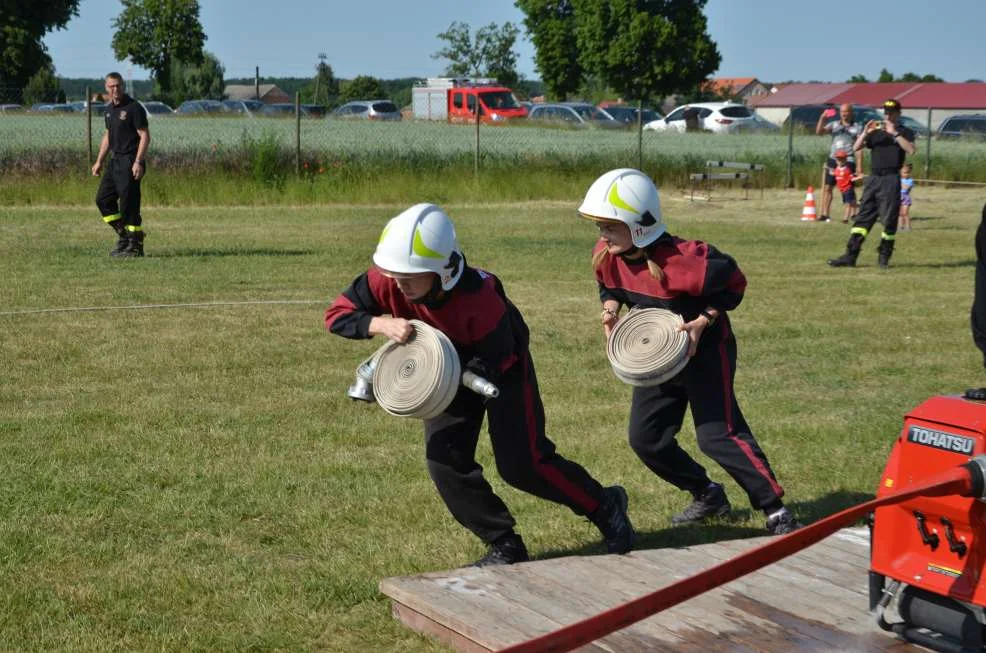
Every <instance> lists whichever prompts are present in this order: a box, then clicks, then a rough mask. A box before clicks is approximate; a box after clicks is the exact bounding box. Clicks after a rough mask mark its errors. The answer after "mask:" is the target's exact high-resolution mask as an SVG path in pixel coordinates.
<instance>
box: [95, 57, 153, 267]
mask: <svg viewBox="0 0 986 653" xmlns="http://www.w3.org/2000/svg"><path fill="white" fill-rule="evenodd" d="M105 82H106V96H107V97H108V98H109V104H107V105H106V113H105V123H106V131H105V132H103V139H102V140H101V141H100V143H99V154H97V155H96V162H95V163H94V164H93V166H92V174H93V176H94V177H98V176H99V173H100V171H101V170H102V168H103V161H104V160H105V159H106V156H107V154H108V153H109V152H111V151H112V153H113V157H112V158H111V159H110V162H109V165H108V166H106V171H105V173H104V174H103V178H102V180H101V181H100V183H99V190H98V191H97V193H96V206H97V207H98V208H99V212H100V213H101V214H102V216H103V221H104V222H105V223H106V224H108V225H109V226H111V227H113V230H114V231H115V232H116V234H117V241H116V247H115V248H114V249H113V251H111V252H110V256H116V257H123V258H129V257H138V256H143V255H144V227H143V224H142V220H141V216H140V182H141V180H142V179H143V178H144V172H145V170H146V165H145V160H144V157H145V156H146V155H147V147H148V146H149V145H150V143H151V132H150V129H149V128H148V126H147V111H145V110H144V107H143V106H142V105H141V104H140V102H137V101H136V100H134V99H133V98H132V97H130V96H129V95H127V94H126V93H124V92H123V76H122V75H120V73H110V74H109V75H107V76H106V80H105Z"/></svg>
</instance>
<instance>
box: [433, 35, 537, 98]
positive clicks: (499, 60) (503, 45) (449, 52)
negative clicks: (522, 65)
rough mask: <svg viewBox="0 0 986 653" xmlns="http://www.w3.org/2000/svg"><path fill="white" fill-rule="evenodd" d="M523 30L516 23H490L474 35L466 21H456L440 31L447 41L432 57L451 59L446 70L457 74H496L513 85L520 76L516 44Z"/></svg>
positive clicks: (498, 77) (461, 75) (451, 74)
mask: <svg viewBox="0 0 986 653" xmlns="http://www.w3.org/2000/svg"><path fill="white" fill-rule="evenodd" d="M519 34H520V30H519V29H517V27H516V26H515V25H514V24H513V23H504V24H503V27H497V25H496V23H490V24H489V25H487V26H486V27H482V28H480V29H478V30H476V35H475V37H473V36H472V35H471V34H470V32H469V25H468V24H466V23H460V22H453V23H452V24H451V25H450V26H449V28H448V29H447V30H445V31H444V32H442V33H441V34H439V35H438V38H439V39H441V40H442V41H445V43H446V45H445V47H443V48H442V49H441V50H439V51H438V52H436V53H434V54H433V55H431V58H432V59H447V60H448V61H449V65H448V66H447V67H446V68H445V74H446V75H450V76H454V77H463V76H479V77H496V79H497V80H499V81H500V83H502V84H506V85H507V86H511V85H513V84H516V83H517V81H518V80H519V79H520V76H519V75H518V74H517V53H516V52H514V44H516V42H517V36H518V35H519Z"/></svg>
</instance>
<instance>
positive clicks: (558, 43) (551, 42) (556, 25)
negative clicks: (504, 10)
mask: <svg viewBox="0 0 986 653" xmlns="http://www.w3.org/2000/svg"><path fill="white" fill-rule="evenodd" d="M514 4H515V5H516V6H517V8H518V9H520V10H521V11H523V12H524V15H525V18H524V27H525V28H526V29H527V36H528V38H530V40H531V43H533V44H534V63H535V66H536V67H537V70H538V72H539V73H540V75H541V81H542V82H544V85H545V88H546V89H547V91H548V94H549V95H550V96H551V98H552V99H556V100H565V99H566V98H567V97H568V96H569V95H571V94H572V93H574V92H575V91H577V90H578V89H579V86H580V85H581V84H582V82H583V78H584V75H583V71H582V66H581V65H580V64H579V48H578V45H577V43H576V41H575V8H574V7H573V6H572V2H571V0H516V2H515V3H514Z"/></svg>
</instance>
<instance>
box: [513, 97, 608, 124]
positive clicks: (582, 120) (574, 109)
mask: <svg viewBox="0 0 986 653" xmlns="http://www.w3.org/2000/svg"><path fill="white" fill-rule="evenodd" d="M527 119H528V120H536V121H544V122H547V123H553V124H556V125H564V126H568V127H601V128H603V129H622V128H624V127H625V126H626V125H625V124H624V123H622V122H620V121H619V120H616V119H615V118H613V116H611V115H609V114H608V113H606V111H605V110H603V109H600V108H599V107H597V106H595V105H593V104H589V103H588V102H558V103H555V104H535V105H534V108H532V109H531V111H530V113H528V114H527Z"/></svg>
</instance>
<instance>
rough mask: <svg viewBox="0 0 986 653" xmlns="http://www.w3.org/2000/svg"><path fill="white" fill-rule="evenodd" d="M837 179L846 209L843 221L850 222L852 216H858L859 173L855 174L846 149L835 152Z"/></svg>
mask: <svg viewBox="0 0 986 653" xmlns="http://www.w3.org/2000/svg"><path fill="white" fill-rule="evenodd" d="M832 177H833V178H834V179H835V186H836V188H838V189H839V192H840V193H841V194H842V204H843V205H844V207H845V208H844V210H843V214H842V222H843V223H845V224H848V222H849V220H850V218H854V217H856V210H857V208H858V207H857V204H856V186H855V184H856V180H857V179H859V175H857V174H855V171H854V170H853V168H852V166H850V165H849V161H848V154H847V153H846V151H845V150H838V151H837V152H836V153H835V170H833V171H832Z"/></svg>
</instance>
